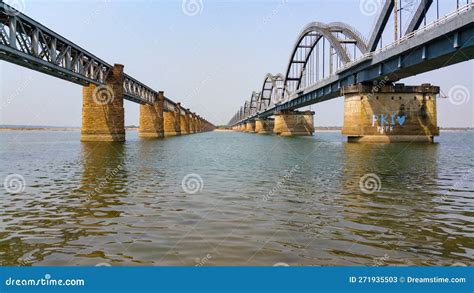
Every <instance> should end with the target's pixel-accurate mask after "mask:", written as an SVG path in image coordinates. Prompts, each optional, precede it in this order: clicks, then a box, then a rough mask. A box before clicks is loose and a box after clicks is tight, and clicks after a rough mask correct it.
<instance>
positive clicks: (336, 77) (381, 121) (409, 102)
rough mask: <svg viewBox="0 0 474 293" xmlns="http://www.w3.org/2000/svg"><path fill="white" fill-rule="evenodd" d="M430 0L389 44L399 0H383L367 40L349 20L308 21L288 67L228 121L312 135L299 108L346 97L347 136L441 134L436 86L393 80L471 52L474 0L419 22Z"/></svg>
mask: <svg viewBox="0 0 474 293" xmlns="http://www.w3.org/2000/svg"><path fill="white" fill-rule="evenodd" d="M435 1H436V0H435ZM435 1H433V0H420V1H418V4H417V7H416V8H415V10H414V13H413V16H412V19H411V20H410V22H409V24H408V25H407V28H406V31H405V32H400V34H399V36H401V37H399V36H396V39H395V41H394V42H393V43H390V44H389V45H386V46H381V44H382V42H381V38H382V34H383V33H384V31H385V30H386V29H387V24H388V21H389V19H390V16H391V15H395V17H396V16H397V15H398V13H399V11H401V7H398V8H397V6H398V5H399V1H398V0H384V1H382V6H381V9H380V10H381V11H380V15H379V16H378V18H377V19H376V22H375V26H374V28H373V32H372V34H371V35H370V37H369V38H368V39H366V38H365V37H364V36H363V35H362V34H361V33H359V32H358V31H357V30H356V29H355V28H354V27H352V26H351V25H349V24H345V23H341V22H334V23H329V24H324V23H320V22H312V23H310V24H308V25H307V26H306V27H305V28H304V29H303V30H302V31H301V33H300V34H299V35H298V37H297V39H296V42H295V45H294V47H293V50H292V51H291V53H290V58H289V61H288V65H287V68H286V71H285V72H284V73H283V74H267V75H266V76H265V77H264V81H263V84H262V87H261V89H259V90H257V91H254V92H252V94H251V96H250V99H249V100H246V101H245V103H244V105H242V107H241V108H240V109H239V110H238V111H237V113H236V114H235V115H234V116H233V117H232V119H231V120H230V121H229V123H228V125H229V126H230V127H232V128H233V129H234V130H236V131H246V132H257V133H261V134H265V133H267V134H268V133H276V134H280V135H311V134H312V133H313V132H314V126H313V123H314V120H313V115H314V113H313V112H310V111H304V112H302V111H297V109H300V108H302V107H305V106H309V105H312V104H316V103H320V102H323V101H326V100H330V99H334V98H337V97H340V96H344V98H345V106H344V127H343V134H344V135H346V136H348V137H349V140H352V141H382V142H391V141H433V137H434V136H437V135H439V129H438V126H437V117H436V116H437V115H436V98H437V96H438V94H439V91H440V90H439V87H436V86H432V85H429V84H424V85H419V86H405V85H403V84H396V82H398V81H399V80H401V79H403V78H406V77H410V76H414V75H417V74H421V73H425V72H428V71H432V70H435V69H439V68H443V67H447V66H450V65H453V64H456V63H460V62H465V61H468V60H471V59H473V57H474V3H473V1H470V0H468V1H465V0H464V1H460V0H456V1H454V2H453V3H455V5H456V9H455V10H454V11H452V12H450V13H448V14H447V15H444V16H439V15H438V17H437V19H436V21H434V22H431V23H429V24H424V25H423V23H424V20H425V19H426V16H427V13H428V12H429V11H430V9H439V7H437V5H433V4H435V3H436V4H438V2H435ZM400 27H401V26H400ZM395 32H396V35H398V30H397V29H395ZM402 33H404V35H403V36H402Z"/></svg>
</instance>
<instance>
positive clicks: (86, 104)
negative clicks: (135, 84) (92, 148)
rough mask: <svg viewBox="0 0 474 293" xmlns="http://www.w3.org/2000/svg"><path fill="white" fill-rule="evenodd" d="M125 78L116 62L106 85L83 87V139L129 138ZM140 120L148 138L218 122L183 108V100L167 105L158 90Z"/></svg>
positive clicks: (141, 130) (143, 107)
mask: <svg viewBox="0 0 474 293" xmlns="http://www.w3.org/2000/svg"><path fill="white" fill-rule="evenodd" d="M123 81H124V75H123V66H122V65H115V66H114V68H113V72H112V74H111V76H110V78H109V79H108V80H107V82H106V85H105V86H97V85H94V84H91V85H89V86H84V87H83V104H82V128H81V141H125V111H124V107H123V100H124V98H123V96H124V88H123ZM170 108H172V109H170ZM139 123H140V125H139V136H140V137H141V138H144V139H154V138H163V137H169V136H178V135H185V134H192V133H199V132H205V131H211V130H213V129H214V125H212V124H211V123H209V122H207V121H206V120H204V119H203V118H201V117H200V116H198V115H196V114H195V113H193V112H191V111H190V110H189V109H183V108H182V107H181V104H180V103H176V105H174V106H173V107H165V96H164V92H163V91H160V92H158V95H157V97H156V98H155V99H154V102H153V103H151V104H141V105H140V122H139Z"/></svg>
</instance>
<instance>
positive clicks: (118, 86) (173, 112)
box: [0, 1, 214, 141]
mask: <svg viewBox="0 0 474 293" xmlns="http://www.w3.org/2000/svg"><path fill="white" fill-rule="evenodd" d="M0 60H4V61H7V62H10V63H14V64H17V65H20V66H23V67H26V68H29V69H32V70H35V71H39V72H42V73H44V74H48V75H51V76H54V77H57V78H60V79H63V80H67V81H70V82H73V83H76V84H79V85H82V86H83V109H82V129H81V140H83V141H124V140H125V126H124V108H123V100H124V99H125V100H129V101H131V102H134V103H138V104H140V129H139V132H140V136H141V137H143V138H161V137H165V136H175V135H182V134H190V133H196V132H202V131H209V130H212V129H214V125H213V124H212V123H210V122H209V121H207V120H206V119H204V118H202V117H201V116H199V115H197V114H196V113H194V112H192V111H191V110H190V109H187V108H185V107H184V106H182V105H181V104H180V103H178V102H174V101H173V100H171V99H170V98H168V97H166V96H165V95H164V92H163V91H155V90H154V89H153V88H152V87H149V86H147V85H145V84H143V83H142V82H140V81H138V80H137V79H135V78H133V77H131V76H130V75H128V74H126V73H124V66H123V65H120V64H114V65H111V64H108V63H107V62H105V61H104V60H102V59H100V58H99V57H97V56H95V55H94V54H92V53H90V52H88V51H87V50H85V49H83V48H81V47H80V46H78V45H76V44H75V43H73V42H72V41H70V40H68V39H66V38H64V37H62V36H61V35H59V34H57V33H55V32H54V31H52V30H51V29H49V28H47V27H45V26H43V25H42V24H40V23H38V22H37V21H35V20H33V19H31V18H30V17H28V16H26V15H25V14H23V13H21V12H20V11H18V10H16V9H14V8H13V7H11V6H9V5H7V4H5V3H4V2H3V1H0Z"/></svg>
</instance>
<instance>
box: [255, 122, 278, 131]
mask: <svg viewBox="0 0 474 293" xmlns="http://www.w3.org/2000/svg"><path fill="white" fill-rule="evenodd" d="M274 126H275V120H273V119H262V118H257V119H255V132H256V133H258V134H272V133H273V128H274Z"/></svg>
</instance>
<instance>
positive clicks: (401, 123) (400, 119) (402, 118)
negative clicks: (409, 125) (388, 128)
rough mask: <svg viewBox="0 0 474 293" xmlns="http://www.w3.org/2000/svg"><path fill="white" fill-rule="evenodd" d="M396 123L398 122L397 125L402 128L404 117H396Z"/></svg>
mask: <svg viewBox="0 0 474 293" xmlns="http://www.w3.org/2000/svg"><path fill="white" fill-rule="evenodd" d="M397 121H398V124H400V126H403V124H405V121H406V117H405V116H398V117H397Z"/></svg>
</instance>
